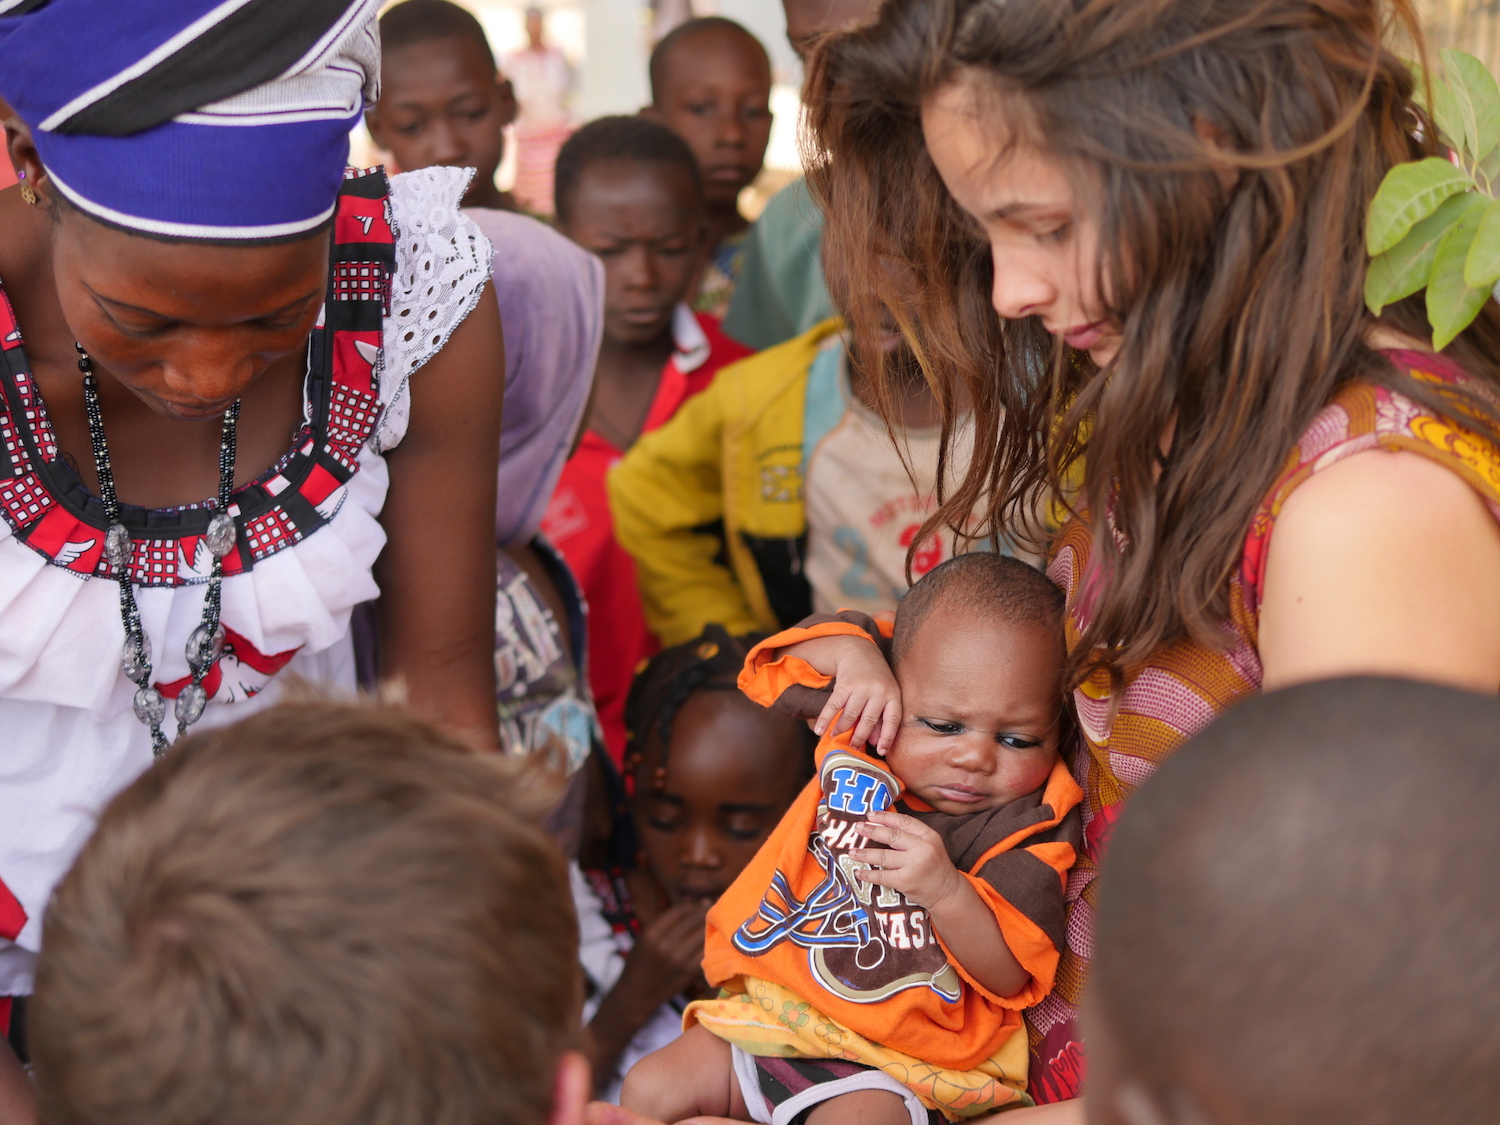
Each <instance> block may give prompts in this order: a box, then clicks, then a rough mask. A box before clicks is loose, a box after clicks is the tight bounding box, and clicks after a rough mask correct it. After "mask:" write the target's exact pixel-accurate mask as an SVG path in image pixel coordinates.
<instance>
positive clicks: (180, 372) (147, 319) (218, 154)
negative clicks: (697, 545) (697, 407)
mask: <svg viewBox="0 0 1500 1125" xmlns="http://www.w3.org/2000/svg"><path fill="white" fill-rule="evenodd" d="M377 7H378V3H377V0H298V2H297V3H288V2H286V0H227V2H226V0H131V2H130V3H128V4H122V3H118V2H117V0H0V98H3V99H4V102H3V103H0V117H4V118H5V119H6V120H5V135H6V142H7V145H8V149H9V155H10V159H11V161H12V163H13V164H14V165H15V167H16V169H17V174H18V176H20V177H21V179H20V183H19V184H18V185H17V186H16V187H14V188H11V189H8V190H6V191H4V192H0V997H8V996H14V995H22V994H25V993H27V992H29V991H30V987H31V975H32V965H33V961H34V958H35V955H36V952H37V949H38V944H39V940H40V930H41V920H42V919H41V915H42V910H43V906H44V904H45V903H46V900H47V895H48V893H49V891H50V889H51V887H52V884H53V883H54V882H55V881H56V879H57V878H58V877H59V876H60V875H61V873H62V872H63V870H64V869H65V868H66V867H67V865H68V863H69V862H70V861H71V858H72V856H73V854H74V852H75V850H76V849H77V847H78V846H79V844H80V843H81V842H82V839H83V837H84V836H85V835H86V833H87V832H88V830H89V826H90V817H91V815H92V813H93V811H94V810H96V809H97V808H98V807H99V806H100V805H101V804H102V803H103V802H104V801H105V800H107V799H108V798H109V797H110V796H111V795H112V794H113V793H115V792H116V791H117V790H119V789H120V788H121V787H123V786H124V785H125V784H127V783H128V782H129V781H130V780H131V779H132V778H133V777H134V776H135V775H136V774H138V773H139V772H140V771H141V770H143V769H144V768H145V767H146V766H147V765H149V764H150V762H151V760H152V754H153V751H155V752H156V753H160V752H162V751H163V750H165V749H166V747H167V746H168V745H169V744H170V742H171V740H172V738H174V737H175V736H176V735H180V734H181V733H182V732H183V731H184V730H186V729H187V728H188V727H190V726H193V725H195V724H201V725H203V726H208V725H216V724H219V723H224V722H228V721H232V720H233V719H235V718H238V717H240V716H241V715H243V714H245V713H247V712H248V711H249V710H250V709H252V708H254V707H256V706H260V705H262V704H264V703H265V702H266V701H268V700H270V699H272V698H274V697H275V695H276V693H277V686H278V683H279V682H280V681H281V680H284V679H285V675H284V673H286V672H296V673H300V674H301V675H302V676H304V677H306V678H308V679H311V680H313V681H314V682H319V683H330V684H335V685H340V684H342V685H352V683H353V660H352V651H351V645H350V642H349V636H348V634H349V620H350V611H351V610H352V608H353V607H354V606H355V605H356V604H358V603H361V602H365V601H369V600H371V599H372V598H374V597H375V595H376V593H377V590H378V591H381V592H383V596H382V597H381V615H382V617H381V622H380V624H381V642H382V653H381V655H382V669H381V671H382V673H383V674H385V675H388V676H399V677H401V678H402V679H404V681H405V683H406V685H407V689H408V692H409V695H410V698H411V701H412V703H413V704H414V705H415V706H417V707H418V708H419V709H421V710H423V711H425V712H427V713H428V714H430V715H432V716H434V717H436V718H438V719H440V720H443V721H445V722H447V723H448V724H450V725H452V726H455V727H459V728H464V729H468V730H470V731H473V732H475V737H476V738H477V739H478V740H480V741H481V742H486V743H489V744H493V743H494V740H495V737H496V735H495V731H496V716H495V705H494V673H493V666H492V662H491V653H492V648H493V643H494V625H493V623H494V592H495V578H494V541H493V528H494V518H495V488H496V485H495V481H496V451H497V448H498V434H499V419H500V398H501V393H502V387H503V384H504V358H503V346H502V342H501V334H500V322H499V317H498V315H497V312H496V304H495V301H494V299H493V297H492V296H488V293H489V287H488V274H489V267H490V256H491V248H490V245H489V242H488V240H487V239H486V238H485V237H484V235H483V234H481V233H480V232H479V230H478V229H477V228H476V227H475V226H474V224H473V223H472V222H471V221H470V220H468V219H467V218H465V217H463V216H462V215H461V214H460V213H459V211H458V202H459V200H460V198H461V197H462V195H463V193H464V189H465V187H466V184H467V181H468V176H469V172H468V170H466V169H453V168H430V169H425V170H423V171H420V172H415V173H410V174H407V175H404V176H397V177H394V178H392V179H390V180H389V182H388V181H387V178H386V176H385V174H384V173H383V172H381V171H380V170H378V169H377V170H372V171H370V172H368V173H356V172H347V173H346V171H345V167H344V165H345V160H346V157H347V152H348V143H347V137H348V132H349V129H350V127H351V126H352V125H353V124H354V123H355V122H356V121H357V120H358V118H359V116H360V114H361V113H362V112H363V110H364V108H365V106H366V104H367V103H369V102H370V101H372V100H373V98H374V95H375V93H376V87H377V81H378V73H379V62H380V50H379V43H378V39H377V31H376V25H375V15H376V9H377ZM279 674H281V675H279ZM8 1007H9V1002H8V1001H7V1000H3V999H0V1020H3V1019H4V1018H5V1017H6V1016H7V1014H8V1012H7V1009H8ZM0 1049H3V1048H0Z"/></svg>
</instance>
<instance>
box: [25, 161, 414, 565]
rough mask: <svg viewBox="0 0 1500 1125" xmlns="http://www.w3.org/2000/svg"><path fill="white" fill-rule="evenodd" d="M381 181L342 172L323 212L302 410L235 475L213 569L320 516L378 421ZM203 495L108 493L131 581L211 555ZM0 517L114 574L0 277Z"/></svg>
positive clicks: (387, 240)
mask: <svg viewBox="0 0 1500 1125" xmlns="http://www.w3.org/2000/svg"><path fill="white" fill-rule="evenodd" d="M390 216H391V210H390V183H389V181H388V180H387V178H386V175H385V171H384V169H382V168H368V169H360V170H354V169H351V170H350V171H349V172H346V173H345V179H344V184H343V187H342V189H341V191H340V193H339V201H338V207H337V209H336V211H335V217H334V226H333V246H332V251H331V257H332V261H331V263H330V268H329V282H328V296H327V304H326V305H325V306H324V311H323V320H322V322H321V323H320V324H319V326H318V327H317V328H316V329H314V330H313V333H312V337H311V339H310V340H309V344H308V371H307V387H306V398H307V401H308V402H309V403H311V407H312V409H311V414H312V417H311V421H310V422H308V423H306V424H304V425H303V427H302V429H301V430H300V431H299V433H298V434H297V437H296V440H295V441H294V443H293V445H292V448H291V449H290V450H289V451H288V452H287V453H286V454H285V455H284V456H283V457H282V458H281V459H280V460H279V461H278V462H277V463H276V464H275V465H273V466H272V467H271V468H270V469H269V470H267V471H266V472H265V473H264V474H262V475H261V476H260V477H259V478H258V479H256V480H254V481H251V482H250V483H248V484H245V485H242V486H240V487H239V488H237V489H235V490H234V492H233V494H232V497H231V504H230V507H229V511H230V513H231V514H232V515H234V517H235V522H236V524H237V525H238V528H239V537H238V541H237V542H236V544H235V547H234V549H233V550H232V551H230V552H229V554H228V555H226V556H225V558H224V575H225V577H229V576H231V575H235V574H239V573H242V572H244V571H247V570H249V569H251V568H252V567H253V566H254V565H255V564H256V563H257V562H259V561H260V560H262V559H264V558H267V557H268V556H270V555H273V554H275V553H276V552H277V551H281V550H284V549H286V548H287V547H290V546H292V545H293V544H295V543H297V542H300V541H301V540H303V539H305V538H307V536H309V535H311V534H313V533H314V532H315V531H317V530H318V528H320V527H322V526H323V525H324V524H325V523H327V522H328V520H329V519H331V518H332V515H333V513H334V512H335V511H336V510H337V508H338V506H339V504H340V503H341V501H342V493H341V490H342V489H343V487H344V485H345V484H346V483H347V482H348V481H349V479H350V478H351V477H352V476H353V475H354V474H355V473H356V472H358V471H359V453H360V450H361V449H362V448H363V447H364V445H365V443H366V442H368V441H369V439H370V437H371V435H372V434H374V432H375V427H376V426H377V425H378V424H379V422H380V413H381V405H380V401H379V397H378V388H377V386H376V383H375V376H376V367H377V364H378V363H379V360H380V354H381V333H382V325H383V322H384V318H385V315H386V314H387V312H388V311H389V306H390V289H391V273H392V270H393V269H394V267H395V257H396V254H395V236H394V234H393V232H392V229H391V217H390ZM215 510H216V509H215V508H214V507H213V506H212V502H211V501H205V502H204V503H202V504H191V505H188V506H186V507H182V508H164V509H150V510H148V509H145V508H132V507H126V506H123V505H122V507H121V510H120V520H121V522H122V523H123V524H124V525H125V527H126V528H127V530H129V532H130V537H131V541H132V545H133V547H134V550H133V551H132V556H131V564H130V570H131V574H130V580H131V582H132V583H134V584H135V585H138V586H148V587H149V586H186V585H194V584H198V583H204V582H207V581H208V579H209V574H210V571H211V570H212V561H213V560H212V556H211V555H210V553H209V550H208V546H207V544H206V543H205V542H204V540H203V536H204V534H205V532H207V530H208V521H209V520H210V518H212V516H213V514H214V511H215ZM0 518H4V520H5V522H6V523H7V524H9V525H10V527H11V529H12V531H13V532H14V534H15V537H16V538H17V539H19V540H21V541H22V542H24V543H25V544H26V545H27V546H28V547H30V548H31V549H32V550H34V551H36V552H37V553H39V554H41V555H43V556H44V557H46V558H47V559H48V560H49V561H50V562H51V563H52V564H53V565H54V566H58V567H62V568H63V569H66V570H69V571H72V572H73V573H75V574H77V575H79V576H80V577H100V578H113V577H115V575H114V573H113V570H112V568H111V566H110V564H109V560H108V559H107V558H106V557H105V554H104V534H105V529H106V528H107V527H108V520H107V519H106V517H105V513H104V505H103V504H102V502H101V501H100V500H99V498H98V497H96V496H93V495H92V494H90V493H89V492H88V491H87V490H86V489H85V488H84V487H83V484H82V483H81V482H80V481H79V479H78V475H77V474H76V473H75V472H74V471H73V470H72V468H71V467H69V465H68V464H67V463H66V462H65V461H63V460H62V459H61V458H60V457H59V455H58V448H57V439H56V437H55V436H54V435H53V432H52V426H51V423H50V422H49V421H48V420H47V411H46V407H45V405H44V404H43V403H42V400H41V397H40V395H38V394H37V390H36V382H35V380H34V379H33V378H32V376H31V368H30V365H29V363H28V362H27V359H26V352H25V348H24V347H23V340H22V338H21V332H20V329H19V328H18V327H17V325H16V319H15V314H14V312H13V311H12V309H11V305H10V301H9V299H8V298H7V297H6V295H5V290H4V287H3V286H0Z"/></svg>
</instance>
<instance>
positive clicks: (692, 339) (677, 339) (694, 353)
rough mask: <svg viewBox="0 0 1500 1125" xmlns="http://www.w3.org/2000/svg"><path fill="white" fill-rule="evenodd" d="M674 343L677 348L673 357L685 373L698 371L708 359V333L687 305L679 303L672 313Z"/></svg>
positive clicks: (678, 368)
mask: <svg viewBox="0 0 1500 1125" xmlns="http://www.w3.org/2000/svg"><path fill="white" fill-rule="evenodd" d="M672 345H673V347H675V348H676V349H677V354H676V355H674V356H673V357H672V359H673V360H674V361H675V362H676V364H677V370H678V371H681V372H682V373H683V374H684V375H686V374H687V373H688V372H690V371H696V370H697V369H698V368H700V367H702V366H703V364H704V363H705V362H706V361H707V359H708V353H709V351H710V350H711V348H710V346H709V343H708V334H707V333H706V332H704V331H703V325H701V324H699V323H698V318H697V317H696V316H694V315H693V310H692V309H690V308H688V307H687V305H684V304H679V305H678V306H677V308H676V309H675V310H674V311H673V313H672Z"/></svg>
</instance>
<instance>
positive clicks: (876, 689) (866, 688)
mask: <svg viewBox="0 0 1500 1125" xmlns="http://www.w3.org/2000/svg"><path fill="white" fill-rule="evenodd" d="M780 655H783V656H796V657H799V658H801V659H802V660H805V661H807V663H808V664H810V665H811V666H812V667H813V668H814V669H816V670H817V671H819V672H821V673H822V674H823V675H825V676H832V677H833V684H832V685H831V689H832V694H831V695H830V696H829V697H828V702H827V703H825V704H824V705H823V710H822V712H821V713H820V714H819V715H818V718H817V721H816V722H814V723H813V732H814V733H815V734H818V735H822V734H825V733H832V734H841V733H843V732H844V731H846V730H853V732H854V733H853V734H852V735H850V736H849V745H850V746H863V745H864V744H865V743H866V742H867V741H868V740H869V738H870V736H871V735H872V734H874V732H875V730H876V728H877V727H878V728H879V729H880V737H879V740H878V741H877V742H876V744H875V752H876V753H877V754H879V755H880V756H881V757H884V756H885V753H886V751H887V750H889V749H890V748H891V745H892V744H893V743H894V742H895V741H896V732H897V731H898V730H899V729H900V727H901V687H900V685H899V684H897V683H896V676H895V674H894V673H893V672H892V671H891V666H890V665H889V664H887V663H886V661H885V656H884V654H883V653H881V651H880V648H879V646H878V645H876V644H875V643H874V642H872V641H869V640H866V639H864V638H862V637H855V636H850V635H836V636H832V637H816V638H814V639H813V640H810V641H800V642H798V643H797V644H794V645H788V646H787V647H786V648H784V649H781V650H780ZM840 712H843V713H842V714H840Z"/></svg>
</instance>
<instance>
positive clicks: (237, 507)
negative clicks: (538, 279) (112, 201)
mask: <svg viewBox="0 0 1500 1125" xmlns="http://www.w3.org/2000/svg"><path fill="white" fill-rule="evenodd" d="M472 174H473V172H472V170H471V169H460V168H429V169H424V170H422V171H419V172H410V173H407V174H405V175H401V176H396V177H395V178H394V179H392V180H390V181H389V182H388V181H387V178H386V175H385V173H384V171H382V170H381V169H379V168H374V169H369V170H367V171H352V170H351V171H350V172H348V173H347V174H346V179H345V181H344V185H343V189H342V191H341V193H340V196H339V202H338V208H337V211H336V215H335V219H334V228H333V239H332V260H331V262H330V266H329V276H328V294H327V299H326V303H325V305H324V308H323V312H322V314H321V316H320V317H319V321H318V326H317V328H315V329H314V331H313V334H312V339H311V342H310V347H309V356H308V369H307V378H306V382H305V384H304V419H303V423H302V426H301V427H300V429H299V430H298V431H297V432H296V434H295V435H294V437H293V441H292V445H291V448H290V449H288V450H287V452H286V454H285V455H284V456H282V457H281V458H280V460H278V461H277V462H276V464H274V465H273V466H271V468H269V469H268V470H267V471H266V472H265V473H263V474H261V476H260V477H259V478H257V479H256V480H254V481H251V482H250V483H247V484H245V485H242V486H241V487H240V488H238V489H236V490H235V492H234V497H233V505H232V506H231V508H230V511H231V512H232V513H233V514H234V515H235V516H236V524H237V528H238V533H239V538H238V541H237V543H236V545H235V548H234V550H233V551H231V552H230V554H229V555H228V556H227V557H226V558H225V559H224V564H225V565H224V574H225V578H224V582H223V614H222V620H223V623H224V628H225V634H226V644H225V648H224V653H223V655H222V656H221V657H220V658H219V660H218V662H217V663H216V664H215V666H214V667H213V668H212V670H211V671H210V672H209V674H208V676H207V677H206V678H205V680H204V684H203V686H204V688H205V689H207V691H208V692H209V696H210V698H209V703H208V707H207V709H206V710H205V711H204V714H203V718H202V719H201V720H200V725H201V726H203V727H210V726H216V725H220V724H223V723H228V722H233V721H234V720H235V719H238V718H241V717H243V716H244V715H246V714H248V713H249V712H250V711H251V710H254V709H256V708H258V707H261V706H264V705H265V704H266V703H267V702H269V701H270V700H272V699H274V697H275V696H276V694H277V691H276V680H275V677H276V676H277V674H278V673H280V672H282V671H283V670H286V669H290V670H293V671H295V672H297V673H299V674H300V675H302V676H303V677H305V678H306V679H308V680H311V681H313V682H315V683H322V684H328V685H332V686H335V687H346V688H349V689H350V690H351V691H352V689H353V686H354V682H355V681H354V656H353V648H352V645H351V643H350V638H349V618H350V612H351V610H352V609H353V608H354V606H356V605H357V604H359V603H360V602H364V601H369V600H370V599H372V598H374V597H375V596H376V594H377V593H378V590H377V588H376V585H375V581H374V579H373V578H372V577H371V567H372V565H373V564H374V561H375V558H376V556H377V555H378V554H379V553H380V549H381V547H382V546H384V544H385V532H384V530H383V529H382V528H381V526H380V523H379V522H378V519H377V517H378V516H379V514H380V510H381V507H382V506H383V505H384V503H385V495H386V489H387V486H388V484H389V479H390V478H389V474H388V472H387V469H386V465H385V461H384V458H383V454H384V453H385V452H387V451H389V450H390V449H392V448H394V447H395V446H396V445H397V444H398V443H399V442H400V441H401V439H402V437H403V436H404V434H405V432H406V425H407V418H408V414H409V409H410V398H409V394H408V380H409V379H410V377H411V376H412V375H413V374H414V373H415V372H416V371H417V370H418V369H419V368H421V366H422V365H423V364H424V363H426V362H427V361H428V360H429V359H431V358H432V357H433V356H434V355H436V354H437V353H438V351H439V350H440V349H441V348H442V346H443V344H445V343H446V342H447V340H448V337H449V335H450V334H451V333H452V331H453V330H454V329H455V328H456V327H457V326H458V324H459V323H460V322H461V321H462V320H463V319H464V318H465V317H466V316H467V315H468V314H469V312H470V310H471V309H473V308H474V306H475V305H476V303H477V302H478V301H479V298H480V297H481V295H482V294H483V292H484V286H485V282H486V281H487V280H488V277H489V270H490V258H491V249H490V244H489V240H488V239H487V238H485V237H484V235H483V234H481V233H480V232H479V230H478V228H476V227H475V226H474V224H473V223H472V222H471V221H470V220H469V219H468V218H466V217H465V216H463V215H462V214H461V213H460V212H459V210H458V202H459V200H460V199H461V198H462V196H463V193H464V189H465V187H466V186H467V184H468V180H469V177H470V176H471V175H472ZM23 343H24V342H23V340H22V337H21V330H20V326H18V325H17V323H16V320H15V316H14V314H13V313H12V311H11V306H10V302H9V301H8V299H6V297H5V295H4V290H3V289H0V998H3V997H7V996H11V995H22V994H26V993H29V992H30V991H31V980H32V966H33V964H34V961H35V957H36V953H37V950H38V948H39V946H40V942H41V925H42V910H43V907H44V906H45V905H46V902H47V896H48V895H49V894H50V893H51V890H52V886H53V884H54V883H55V882H56V881H57V880H58V878H60V877H61V875H62V874H63V872H64V871H66V870H67V867H68V865H69V864H70V863H71V862H72V860H73V856H74V854H75V853H76V852H77V850H78V848H79V847H80V846H81V845H82V843H83V841H84V839H85V838H86V837H87V835H88V833H89V831H90V829H91V827H92V824H93V816H94V814H95V812H96V811H97V810H98V809H99V808H100V807H101V806H102V805H103V804H104V803H105V802H107V801H108V800H109V799H110V798H111V797H112V796H113V795H114V794H115V793H117V792H118V791H119V790H120V789H122V788H124V787H125V786H126V785H128V784H129V783H130V781H131V780H133V779H134V778H135V777H136V776H137V775H138V774H140V773H141V771H143V770H144V769H145V768H146V767H147V766H148V765H150V764H151V739H150V734H149V731H148V730H147V728H146V727H145V726H144V725H143V724H141V723H140V722H138V721H137V720H136V717H135V714H134V712H133V710H132V707H131V697H132V695H133V693H134V687H135V685H133V684H132V683H131V682H130V681H129V680H127V679H126V678H125V675H124V673H123V672H122V671H121V668H120V654H121V651H122V649H123V646H124V643H125V633H124V626H123V625H122V623H121V619H120V602H119V587H118V584H117V583H116V581H115V580H114V573H113V571H112V569H111V567H110V564H109V562H108V560H107V559H106V558H105V557H104V550H103V547H104V530H105V526H106V521H105V518H104V509H103V505H102V504H101V503H100V501H99V499H98V498H97V497H95V496H92V495H90V494H89V493H88V492H87V491H86V490H85V489H84V487H83V485H82V484H81V483H80V481H79V479H78V476H77V474H76V473H75V472H74V471H73V470H72V469H71V468H70V467H69V466H68V464H67V463H66V462H65V461H64V460H63V459H62V458H61V457H60V456H59V451H58V447H57V442H56V439H55V437H54V436H53V431H52V427H51V424H50V422H49V421H48V417H47V407H46V404H45V403H44V402H43V401H42V400H41V397H40V395H39V394H38V392H37V387H36V383H35V381H34V380H33V379H32V377H31V371H30V366H29V364H28V362H27V359H26V352H25V348H24V346H23ZM107 421H108V420H107V419H106V424H107ZM209 515H210V512H209V510H208V509H207V506H206V504H191V505H188V506H186V507H183V508H170V509H157V510H147V509H144V508H128V507H127V508H125V509H124V511H123V512H122V517H123V522H124V523H125V525H126V527H127V528H129V530H130V532H131V536H132V538H133V540H134V548H135V549H134V557H133V561H132V564H131V569H132V574H131V580H132V582H133V583H134V585H135V587H136V599H137V602H138V604H139V606H140V612H141V618H142V621H143V624H144V627H145V630H146V633H147V636H148V637H149V639H150V642H151V649H152V652H153V654H154V660H155V672H156V687H157V688H158V689H160V691H161V692H162V694H163V695H165V696H167V697H169V698H173V697H175V696H176V695H177V693H178V692H179V691H180V690H181V688H182V686H183V685H184V684H185V683H186V682H187V680H188V666H187V660H186V656H185V653H184V647H185V644H186V641H187V638H188V635H189V633H190V632H191V631H192V630H193V629H194V628H195V627H196V626H197V624H198V622H199V620H200V619H201V615H202V607H203V598H204V594H205V591H206V583H207V581H208V575H209V567H210V563H211V556H210V555H209V552H208V550H207V548H206V546H205V544H204V542H203V533H204V532H205V530H206V529H207V524H208V517H209ZM170 729H171V728H170V727H169V731H170ZM194 729H197V728H196V727H195V728H194ZM3 1015H4V1012H0V1016H3Z"/></svg>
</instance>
